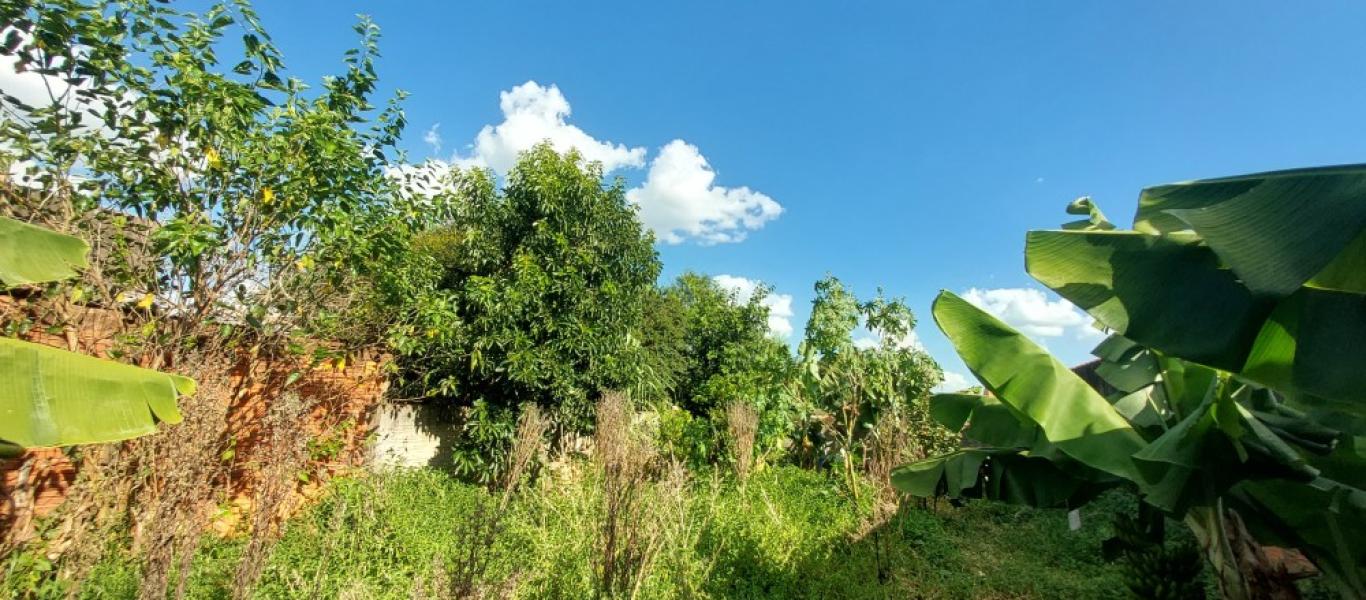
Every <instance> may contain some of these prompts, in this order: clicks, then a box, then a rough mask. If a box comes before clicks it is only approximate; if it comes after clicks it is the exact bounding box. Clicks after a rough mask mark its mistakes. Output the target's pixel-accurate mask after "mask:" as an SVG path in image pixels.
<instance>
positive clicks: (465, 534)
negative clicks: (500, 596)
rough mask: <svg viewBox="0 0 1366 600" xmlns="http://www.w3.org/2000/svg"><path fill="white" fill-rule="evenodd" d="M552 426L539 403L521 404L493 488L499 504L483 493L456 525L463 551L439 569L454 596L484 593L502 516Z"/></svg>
mask: <svg viewBox="0 0 1366 600" xmlns="http://www.w3.org/2000/svg"><path fill="white" fill-rule="evenodd" d="M550 426H551V420H550V417H549V416H547V415H546V413H545V412H544V411H542V410H541V408H540V407H539V406H537V405H535V404H531V403H528V404H525V405H523V406H522V414H521V415H520V416H519V417H518V419H517V437H516V439H514V440H513V443H512V448H511V450H510V451H509V452H508V455H507V461H508V462H507V464H506V465H504V468H503V470H502V471H503V476H502V477H501V479H500V480H499V482H498V484H497V488H496V489H495V490H494V491H495V492H496V493H497V494H498V498H497V504H496V505H494V501H493V499H492V498H484V497H482V496H481V497H480V498H479V499H478V501H477V502H476V504H475V506H474V513H473V514H471V515H469V518H467V519H464V520H463V521H461V522H460V523H459V524H458V525H457V528H458V529H457V532H456V535H457V538H458V539H460V540H461V545H462V547H463V548H464V549H465V551H464V553H462V554H461V556H459V557H458V558H457V560H456V563H455V565H453V568H452V569H451V570H450V571H449V572H445V571H444V570H442V571H438V572H437V574H438V575H439V576H440V577H441V578H443V579H445V580H446V582H447V586H446V589H449V590H450V596H451V597H453V598H474V597H478V596H480V595H482V594H481V590H480V588H479V584H480V582H481V581H482V580H483V579H484V573H485V572H486V571H487V570H488V563H489V558H490V557H489V554H490V550H491V549H492V548H493V544H494V542H495V541H496V540H497V539H498V535H499V534H501V533H502V531H503V525H504V524H503V516H504V515H505V514H506V513H507V508H508V504H509V503H510V502H511V501H512V498H513V497H514V495H515V494H516V492H517V488H518V486H519V485H520V484H521V482H522V480H523V478H524V476H525V475H527V473H528V470H529V468H530V467H531V466H533V461H534V460H535V459H536V458H537V457H538V456H540V455H541V453H542V452H543V451H544V447H545V434H546V432H547V431H549V430H550Z"/></svg>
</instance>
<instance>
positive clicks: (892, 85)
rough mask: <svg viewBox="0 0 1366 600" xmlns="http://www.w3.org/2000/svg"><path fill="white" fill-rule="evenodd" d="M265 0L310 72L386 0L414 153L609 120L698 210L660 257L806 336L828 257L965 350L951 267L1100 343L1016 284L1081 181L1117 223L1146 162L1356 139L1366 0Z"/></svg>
mask: <svg viewBox="0 0 1366 600" xmlns="http://www.w3.org/2000/svg"><path fill="white" fill-rule="evenodd" d="M259 4H260V6H258V8H259V10H260V12H261V13H262V16H263V18H264V20H265V21H266V26H267V28H268V29H269V30H270V31H271V32H272V34H273V36H274V37H275V39H276V41H277V43H278V44H279V45H280V46H281V48H282V49H283V50H284V52H285V57H286V61H287V63H288V64H289V65H290V67H291V70H292V71H293V72H294V73H295V74H296V75H299V76H301V77H304V78H305V79H307V80H316V78H317V77H318V76H320V75H322V74H324V73H328V72H332V71H335V70H336V65H337V64H338V63H339V60H340V57H341V53H342V52H343V50H344V49H346V48H347V47H350V45H352V44H353V42H354V39H355V38H354V34H353V33H352V32H351V30H350V26H351V25H352V24H353V23H354V21H355V17H354V15H355V14H357V13H366V14H370V15H371V16H372V17H373V18H374V20H375V21H376V22H377V23H378V24H379V25H380V27H381V29H382V31H383V39H382V41H381V49H382V52H383V54H384V57H383V60H381V62H380V64H379V69H380V76H381V79H382V80H383V82H384V84H385V89H392V88H393V87H401V88H403V89H405V90H408V91H409V92H411V93H412V97H411V98H410V99H409V101H408V102H407V112H408V117H409V120H410V129H409V131H408V134H407V135H406V137H405V141H404V147H405V148H407V149H408V150H409V151H410V152H411V154H412V156H413V157H414V158H426V157H430V158H435V159H441V160H446V161H455V162H460V161H467V162H469V161H473V162H476V163H478V162H479V161H481V160H482V161H483V164H488V163H489V161H494V162H496V161H497V160H499V159H498V157H499V156H500V154H499V152H506V151H509V149H511V150H515V149H516V147H517V145H518V143H519V141H518V136H522V137H525V136H526V135H529V134H530V133H535V131H537V130H536V127H538V126H543V127H547V128H549V129H547V131H551V130H553V131H554V132H555V135H559V136H562V137H563V139H579V140H587V142H588V143H592V144H599V146H597V148H598V151H599V155H600V156H602V157H606V158H607V159H609V162H610V161H615V162H612V164H618V165H620V166H619V167H618V168H617V169H615V170H614V171H613V173H614V174H616V175H621V176H623V177H625V178H626V179H627V181H628V183H629V185H631V186H632V187H636V186H642V185H644V186H646V188H649V183H650V182H649V180H650V177H651V175H652V174H657V175H658V177H657V178H656V179H655V181H654V183H655V185H654V187H653V188H650V189H651V190H653V191H641V192H637V193H638V194H644V195H643V196H637V198H638V199H641V201H642V206H645V204H644V203H645V202H656V203H663V204H660V205H659V206H660V207H662V208H657V210H656V213H660V214H662V215H663V216H658V215H657V217H656V220H657V221H660V220H661V219H662V221H660V222H665V223H667V224H668V225H669V226H674V225H678V226H679V227H683V228H682V229H678V228H675V229H671V230H669V231H672V232H673V234H674V235H675V236H676V237H678V238H679V240H678V241H680V243H678V244H667V243H661V244H660V246H659V249H660V254H661V257H662V259H663V261H664V265H665V277H672V276H674V275H676V274H678V273H680V272H682V271H684V270H696V271H700V272H704V273H707V274H711V275H718V274H727V275H731V276H734V277H743V278H747V279H748V280H760V281H764V282H767V283H768V284H770V285H772V286H773V287H774V288H775V289H776V291H777V292H778V293H779V294H786V295H790V296H791V299H792V304H791V306H792V315H791V317H790V319H789V320H790V322H791V323H792V326H793V328H794V329H795V332H794V333H793V335H792V338H791V339H793V340H795V339H796V338H797V337H798V336H800V333H801V328H802V326H803V325H804V323H805V319H806V316H807V312H808V307H809V303H810V299H811V285H812V283H813V282H814V281H815V280H816V279H818V278H819V277H821V276H823V275H824V274H825V273H827V272H829V273H833V274H835V275H837V276H839V277H840V278H841V279H843V280H844V281H845V282H846V283H848V284H849V285H850V286H851V287H853V288H854V290H855V291H856V292H857V293H859V294H860V295H869V294H872V293H873V292H874V291H875V290H876V288H877V287H878V286H882V287H884V288H885V289H886V290H887V291H888V292H889V293H891V294H894V295H901V296H905V297H906V298H907V299H908V300H909V301H910V303H911V305H912V308H914V309H915V311H916V314H917V315H918V316H919V317H920V321H921V322H920V326H919V327H918V328H917V329H918V333H919V337H920V339H921V340H922V341H923V343H924V345H925V346H926V348H927V349H928V350H929V351H930V353H931V354H932V355H934V356H935V357H936V358H937V359H939V360H940V362H941V364H943V365H944V367H945V368H946V369H947V370H949V371H954V372H958V373H964V372H965V370H964V369H963V367H962V364H961V363H960V362H959V361H958V360H957V358H956V357H955V356H954V354H953V351H952V348H951V347H950V346H949V344H948V342H947V341H946V340H945V339H944V338H943V337H942V336H941V335H940V334H939V333H938V331H937V330H936V329H935V327H934V326H933V323H932V322H931V319H930V317H929V303H930V300H931V299H932V298H933V296H934V294H935V293H936V292H937V291H938V290H939V289H941V288H944V289H950V290H954V291H958V292H965V291H967V290H970V289H973V288H976V289H978V290H979V293H978V294H977V296H976V297H977V299H978V300H979V301H980V302H981V303H983V304H985V305H988V307H989V308H991V309H993V310H995V311H996V312H998V313H999V314H1002V315H1004V316H1005V317H1006V318H1007V320H1008V321H1011V322H1013V323H1015V324H1019V325H1024V326H1026V327H1027V329H1028V330H1029V331H1031V332H1032V333H1033V334H1034V336H1035V338H1036V339H1039V340H1040V341H1043V342H1044V343H1045V344H1046V345H1047V346H1048V347H1049V348H1050V349H1051V350H1053V351H1054V352H1055V353H1057V354H1058V355H1060V356H1061V357H1062V358H1063V359H1064V360H1066V361H1068V362H1079V361H1081V360H1083V359H1085V358H1086V353H1087V351H1088V350H1089V349H1090V347H1091V346H1092V345H1093V344H1094V341H1095V339H1096V338H1095V337H1094V336H1088V335H1086V333H1085V329H1086V327H1087V326H1086V324H1085V322H1084V321H1085V320H1084V319H1079V313H1076V312H1075V311H1073V310H1072V309H1070V307H1068V306H1065V305H1060V304H1056V303H1054V302H1056V300H1057V299H1056V297H1053V296H1041V295H1038V293H1037V292H1029V291H1023V290H1041V289H1042V288H1040V287H1039V286H1037V285H1036V284H1034V283H1033V282H1032V280H1031V279H1030V278H1029V277H1028V276H1027V275H1026V274H1025V273H1024V270H1023V241H1024V234H1025V231H1026V230H1028V229H1031V228H1049V227H1055V226H1057V225H1058V224H1059V223H1061V222H1063V221H1064V220H1067V216H1066V215H1064V214H1063V210H1062V209H1063V207H1064V206H1065V205H1066V203H1067V202H1068V201H1070V200H1072V199H1073V198H1075V197H1077V196H1082V195H1090V196H1092V197H1093V198H1095V200H1096V201H1097V202H1098V203H1099V204H1100V205H1101V207H1102V208H1103V209H1105V211H1106V212H1107V214H1108V215H1109V216H1110V217H1111V218H1112V219H1114V220H1115V221H1117V222H1119V223H1121V224H1122V225H1128V223H1129V220H1130V217H1131V215H1132V211H1133V207H1134V202H1135V199H1136V198H1137V194H1138V191H1139V189H1140V188H1142V187H1144V186H1145V185H1152V184H1158V183H1164V182H1171V181H1179V180H1186V179H1193V178H1201V177H1212V176H1221V175H1231V174H1237V173H1244V172H1252V171H1259V170H1269V169H1277V168H1289V167H1297V166H1307V165H1319V164H1333V163H1346V162H1362V161H1363V158H1366V118H1363V109H1364V108H1366V70H1363V68H1362V67H1361V65H1362V62H1363V60H1362V59H1363V58H1366V36H1363V35H1362V34H1361V32H1362V27H1363V25H1366V4H1360V3H1355V4H1353V3H1346V2H1343V3H1333V2H1314V3H1277V2H1199V3H1197V2H1128V3H1121V2H1075V3H1068V2H1009V3H1007V2H1000V3H969V2H952V3H934V4H930V3H920V2H916V3H911V2H896V3H874V2H858V3H838V4H836V3H825V4H816V3H810V4H801V3H793V2H700V3H699V2H692V3H676V4H675V5H665V3H653V2H633V3H619V4H617V3H611V4H609V3H565V2H543V3H526V2H484V3H469V4H462V3H452V2H441V3H437V2H430V3H418V2H386V3H360V2H340V1H328V2H321V1H307V2H305V1H291V2H262V3H259ZM529 81H535V82H537V83H538V84H539V87H532V86H526V87H522V88H520V92H518V93H517V94H515V95H514V97H513V100H514V102H512V103H511V104H516V105H517V107H514V108H515V109H516V110H529V111H531V112H533V113H536V114H534V115H532V117H535V118H530V120H527V118H522V117H526V115H523V114H521V113H517V112H516V110H514V116H518V115H520V117H519V118H520V119H521V120H518V119H514V118H509V115H508V114H505V112H504V111H502V110H501V109H500V93H503V92H509V91H511V90H514V89H515V88H517V87H518V86H522V85H523V84H525V83H527V82H529ZM552 85H553V86H555V90H558V92H556V91H555V90H552V89H551V88H550V86H552ZM557 94H558V95H557ZM518 103H520V104H518ZM562 104H567V105H568V106H570V107H572V114H569V115H567V116H565V115H563V114H562V110H561V109H562V108H563V106H562ZM518 107H520V108H518ZM536 111H540V112H536ZM557 111H559V112H557ZM537 115H539V116H537ZM538 119H539V120H538ZM560 120H563V123H560V122H559V121H560ZM438 123H439V128H437V129H436V130H435V133H436V134H438V135H439V137H440V140H441V147H440V149H439V150H437V149H436V148H435V147H434V146H433V145H432V144H429V143H427V142H426V141H424V137H426V138H427V139H428V140H432V141H434V140H435V136H424V134H425V133H427V132H428V131H431V128H432V127H433V126H434V125H436V124H438ZM500 124H503V125H505V127H504V128H503V129H502V130H500V129H496V128H497V127H498V126H499V125H500ZM486 126H490V127H491V129H490V130H489V134H488V135H487V137H486V139H482V140H481V139H480V138H478V136H479V133H480V131H481V130H482V129H483V128H485V127H486ZM573 128H576V129H577V131H578V132H579V133H578V134H575V133H574V132H573V131H572V130H571V129H573ZM528 132H530V133H528ZM580 134H581V135H582V136H584V137H574V136H576V135H580ZM674 140H682V143H681V144H675V145H672V147H671V149H670V150H666V151H661V148H664V147H666V145H670V143H671V142H673V141H674ZM480 141H482V142H483V143H482V144H481V143H479V142H480ZM683 144H686V145H683ZM635 149H643V151H637V150H635ZM661 157H663V158H661ZM703 157H704V158H703ZM702 160H705V161H706V162H705V165H706V166H707V167H706V168H710V169H711V170H712V171H713V172H714V175H715V179H714V181H711V182H710V185H711V187H708V182H707V181H706V179H705V175H706V173H707V170H706V168H704V167H702V166H701V165H702V164H703V163H701V161H702ZM655 166H659V170H658V171H657V172H654V171H652V168H653V167H655ZM716 186H720V187H716ZM646 188H642V190H645V189H646ZM675 188H677V189H675ZM743 188H747V189H743ZM759 194H762V197H761V196H759ZM763 198H767V199H768V200H767V201H765V200H763ZM767 202H772V203H774V204H776V205H777V206H780V207H781V212H780V213H778V214H776V216H775V213H777V211H776V209H775V207H774V205H770V204H768V203H767ZM708 203H711V204H708ZM745 211H748V213H746V212H745ZM746 214H748V215H749V216H748V217H744V216H743V215H746ZM706 215H711V218H712V219H713V221H711V222H710V223H711V225H710V226H709V225H707V223H702V224H700V225H699V224H698V222H697V221H696V219H697V218H701V217H700V216H703V217H704V216H706ZM718 215H720V216H718ZM690 218H692V219H694V220H693V221H689V219H690ZM716 219H721V220H720V221H716ZM718 222H719V223H720V225H719V226H717V223H718ZM689 223H691V224H692V225H696V227H695V228H694V229H693V230H688V229H687V228H686V227H687V226H688V225H689ZM741 234H743V237H744V239H743V241H730V242H723V243H714V242H716V241H717V240H718V239H734V238H738V237H740V236H741ZM997 290H1005V291H997ZM1055 334H1056V335H1055Z"/></svg>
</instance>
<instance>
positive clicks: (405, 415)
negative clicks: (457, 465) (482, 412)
mask: <svg viewBox="0 0 1366 600" xmlns="http://www.w3.org/2000/svg"><path fill="white" fill-rule="evenodd" d="M450 412H451V411H450V410H448V409H446V408H445V407H444V406H442V405H441V404H439V403H435V402H386V403H385V404H383V405H381V406H380V407H379V419H378V421H377V424H376V427H375V434H376V439H375V448H374V455H373V456H372V462H373V464H374V465H375V466H376V467H381V468H383V467H434V468H440V469H448V468H450V466H451V453H452V450H453V442H454V440H455V438H456V436H457V435H458V434H459V426H458V423H457V422H456V419H454V418H453V415H450V414H448V413H450Z"/></svg>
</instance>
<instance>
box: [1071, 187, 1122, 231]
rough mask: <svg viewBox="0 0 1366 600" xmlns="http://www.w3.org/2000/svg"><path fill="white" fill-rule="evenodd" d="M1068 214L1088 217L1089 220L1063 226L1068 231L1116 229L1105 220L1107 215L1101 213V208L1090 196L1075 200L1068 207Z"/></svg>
mask: <svg viewBox="0 0 1366 600" xmlns="http://www.w3.org/2000/svg"><path fill="white" fill-rule="evenodd" d="M1067 214H1069V215H1086V217H1087V218H1085V219H1082V220H1079V221H1072V222H1071V223H1065V224H1063V226H1062V228H1063V229H1067V230H1085V231H1109V230H1111V229H1114V228H1115V224H1114V223H1111V222H1110V220H1109V219H1106V218H1105V213H1102V212H1100V207H1099V206H1096V203H1095V202H1093V201H1092V200H1091V198H1090V197H1089V196H1082V197H1081V198H1077V199H1076V200H1073V201H1072V203H1071V204H1068V205H1067Z"/></svg>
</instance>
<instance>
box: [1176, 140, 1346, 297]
mask: <svg viewBox="0 0 1366 600" xmlns="http://www.w3.org/2000/svg"><path fill="white" fill-rule="evenodd" d="M1233 181H1237V182H1240V183H1242V184H1244V185H1245V189H1242V190H1240V191H1239V193H1237V194H1236V195H1232V196H1230V195H1229V194H1228V192H1229V191H1231V190H1230V188H1229V182H1233ZM1179 185H1180V186H1182V187H1184V188H1185V189H1183V190H1182V192H1181V195H1182V196H1183V197H1185V198H1187V199H1188V202H1187V203H1188V204H1189V206H1186V207H1169V208H1167V209H1165V210H1166V212H1167V214H1169V215H1172V216H1174V217H1176V218H1179V219H1181V220H1182V221H1185V222H1186V223H1187V224H1188V225H1189V226H1190V228H1191V229H1192V230H1194V231H1195V233H1196V234H1197V235H1199V236H1200V238H1201V239H1202V240H1203V241H1204V243H1205V244H1207V245H1209V247H1210V249H1212V250H1213V251H1214V253H1215V254H1217V255H1218V256H1219V258H1220V260H1222V261H1223V263H1224V264H1225V265H1227V266H1228V268H1230V269H1232V271H1233V273H1234V274H1236V275H1237V276H1238V278H1239V279H1240V280H1242V281H1243V283H1244V284H1245V285H1247V287H1248V288H1249V289H1250V290H1252V291H1253V293H1256V294H1259V295H1268V296H1275V297H1284V296H1288V295H1290V294H1291V293H1293V292H1294V291H1295V290H1296V289H1299V287H1300V286H1301V285H1303V284H1304V283H1305V282H1307V281H1309V280H1310V279H1311V278H1312V277H1314V276H1315V275H1316V274H1318V273H1319V272H1320V271H1322V270H1323V269H1324V268H1325V267H1327V266H1328V265H1329V264H1330V263H1332V262H1333V261H1334V259H1336V258H1337V257H1338V256H1339V254H1341V253H1342V252H1343V250H1344V249H1346V248H1347V247H1348V245H1349V244H1351V243H1352V242H1353V240H1356V239H1357V238H1358V237H1359V236H1360V235H1361V234H1362V232H1363V231H1364V230H1366V165H1350V166H1343V167H1329V168H1320V169H1301V170H1294V171H1279V172H1274V173H1261V174H1256V175H1245V176H1241V177H1235V178H1227V179H1220V180H1215V182H1214V183H1210V184H1207V183H1206V182H1200V181H1196V182H1192V183H1187V184H1179ZM1169 187H1170V186H1169Z"/></svg>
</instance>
